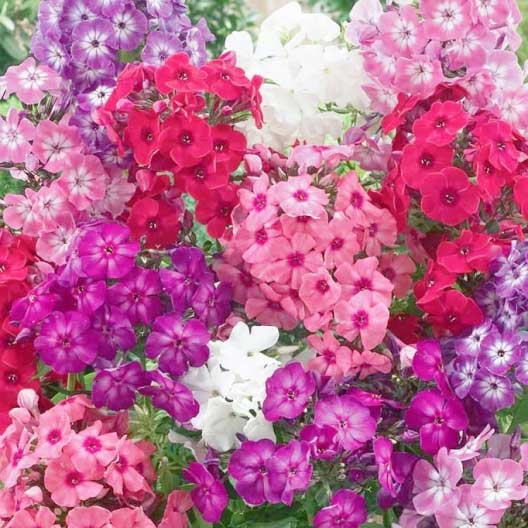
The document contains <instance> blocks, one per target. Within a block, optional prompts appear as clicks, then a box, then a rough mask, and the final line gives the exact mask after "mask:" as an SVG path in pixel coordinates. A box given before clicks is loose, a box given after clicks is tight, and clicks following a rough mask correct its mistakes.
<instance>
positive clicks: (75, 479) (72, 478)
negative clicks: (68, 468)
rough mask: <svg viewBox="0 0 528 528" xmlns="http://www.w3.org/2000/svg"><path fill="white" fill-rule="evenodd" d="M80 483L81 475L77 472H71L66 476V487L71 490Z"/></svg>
mask: <svg viewBox="0 0 528 528" xmlns="http://www.w3.org/2000/svg"><path fill="white" fill-rule="evenodd" d="M82 481H83V478H82V475H81V474H80V473H79V472H78V471H72V472H70V473H68V474H67V475H66V485H67V486H70V487H72V488H75V486H78V485H79V484H80V483H81V482H82Z"/></svg>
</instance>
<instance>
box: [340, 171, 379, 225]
mask: <svg viewBox="0 0 528 528" xmlns="http://www.w3.org/2000/svg"><path fill="white" fill-rule="evenodd" d="M373 209H375V206H374V205H373V204H372V202H371V201H370V197H369V195H368V194H367V192H366V191H365V189H363V187H362V186H361V184H360V183H359V180H358V177H357V174H356V173H355V172H349V173H348V174H346V175H345V176H343V178H342V179H340V180H339V182H338V186H337V196H336V201H335V210H336V211H344V213H345V214H346V216H347V218H349V219H350V220H351V221H352V222H353V223H354V226H356V225H363V224H364V223H365V222H366V219H367V217H368V216H369V214H370V212H371V211H372V210H373Z"/></svg>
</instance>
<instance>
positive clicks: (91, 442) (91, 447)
mask: <svg viewBox="0 0 528 528" xmlns="http://www.w3.org/2000/svg"><path fill="white" fill-rule="evenodd" d="M83 445H84V448H85V449H86V451H88V452H89V453H97V451H99V450H100V449H101V447H102V445H101V441H100V440H99V438H96V437H95V436H89V437H88V438H87V439H86V440H85V441H84V444H83Z"/></svg>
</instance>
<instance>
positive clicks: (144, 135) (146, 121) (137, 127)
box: [125, 110, 160, 165]
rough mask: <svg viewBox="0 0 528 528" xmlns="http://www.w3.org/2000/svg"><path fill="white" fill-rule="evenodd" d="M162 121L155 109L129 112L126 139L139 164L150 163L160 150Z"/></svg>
mask: <svg viewBox="0 0 528 528" xmlns="http://www.w3.org/2000/svg"><path fill="white" fill-rule="evenodd" d="M159 133H160V122H159V117H158V115H157V114H156V113H155V112H154V111H153V110H132V111H130V112H129V113H128V124H127V127H126V129H125V140H126V143H127V144H128V146H129V147H130V148H131V149H132V151H133V153H134V159H135V160H136V162H137V163H138V164H139V165H148V164H149V163H150V161H151V160H152V156H154V154H155V152H156V151H157V150H158V136H159Z"/></svg>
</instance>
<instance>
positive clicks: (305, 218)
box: [297, 215, 310, 224]
mask: <svg viewBox="0 0 528 528" xmlns="http://www.w3.org/2000/svg"><path fill="white" fill-rule="evenodd" d="M309 221H310V217H309V216H306V215H303V216H298V217H297V222H299V223H300V224H307V223H308V222H309Z"/></svg>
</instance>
